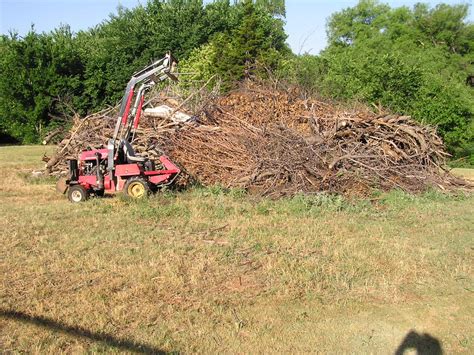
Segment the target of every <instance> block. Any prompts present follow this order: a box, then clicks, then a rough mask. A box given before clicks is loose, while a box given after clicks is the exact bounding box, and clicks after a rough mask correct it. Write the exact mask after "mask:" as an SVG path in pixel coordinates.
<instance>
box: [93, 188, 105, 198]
mask: <svg viewBox="0 0 474 355" xmlns="http://www.w3.org/2000/svg"><path fill="white" fill-rule="evenodd" d="M94 195H96V196H97V197H104V195H105V190H95V191H94Z"/></svg>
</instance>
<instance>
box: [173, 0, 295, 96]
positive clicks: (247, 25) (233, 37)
mask: <svg viewBox="0 0 474 355" xmlns="http://www.w3.org/2000/svg"><path fill="white" fill-rule="evenodd" d="M232 10H233V12H234V15H233V18H235V19H236V23H237V25H236V26H235V27H234V28H232V29H230V30H228V31H225V32H220V33H217V34H216V35H214V36H213V37H212V39H211V41H210V43H208V44H206V45H204V46H202V47H201V48H200V49H198V50H195V51H194V52H193V54H192V55H191V56H190V58H188V60H185V61H184V63H183V65H182V66H181V69H183V68H185V71H190V72H196V73H197V75H196V77H195V78H198V79H207V78H209V77H210V76H212V75H214V74H218V75H219V77H220V78H221V79H223V81H224V89H229V88H230V87H232V85H234V84H235V82H236V81H239V80H241V79H243V78H244V77H248V76H252V75H256V74H262V72H263V71H262V69H269V70H274V69H276V68H277V67H278V65H279V62H280V61H281V60H282V59H283V58H284V57H285V56H286V55H288V54H289V53H290V50H289V48H288V46H287V44H286V43H285V40H286V34H285V31H284V28H283V26H284V23H283V21H282V20H281V19H279V18H276V17H274V16H273V15H272V13H273V11H272V12H270V11H269V10H268V9H267V8H266V7H262V6H260V5H259V4H258V3H257V4H254V3H253V2H252V1H251V0H245V1H241V2H239V3H238V5H236V6H235V7H234V8H233V9H232Z"/></svg>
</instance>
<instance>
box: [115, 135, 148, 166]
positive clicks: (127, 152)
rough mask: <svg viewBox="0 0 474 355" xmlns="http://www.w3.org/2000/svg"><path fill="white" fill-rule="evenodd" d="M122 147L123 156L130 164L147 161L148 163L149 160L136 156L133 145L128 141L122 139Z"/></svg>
mask: <svg viewBox="0 0 474 355" xmlns="http://www.w3.org/2000/svg"><path fill="white" fill-rule="evenodd" d="M120 146H121V147H122V148H121V149H122V150H123V156H124V158H125V160H126V161H127V163H128V164H131V163H144V162H145V161H147V158H145V157H140V156H137V155H135V151H134V150H133V148H132V145H131V144H130V143H129V142H128V141H126V140H124V139H122V141H121V142H120Z"/></svg>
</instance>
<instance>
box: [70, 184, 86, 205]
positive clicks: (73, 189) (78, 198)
mask: <svg viewBox="0 0 474 355" xmlns="http://www.w3.org/2000/svg"><path fill="white" fill-rule="evenodd" d="M67 198H68V199H69V201H71V202H73V203H78V202H84V201H86V200H87V199H88V198H89V192H88V191H87V190H86V189H85V188H84V187H83V186H82V185H72V186H69V188H68V189H67Z"/></svg>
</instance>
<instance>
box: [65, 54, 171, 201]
mask: <svg viewBox="0 0 474 355" xmlns="http://www.w3.org/2000/svg"><path fill="white" fill-rule="evenodd" d="M175 63H176V61H175V59H174V58H173V57H172V56H171V54H167V55H166V56H165V57H164V58H162V59H160V60H158V61H156V62H154V63H153V64H152V65H150V66H148V67H146V68H145V69H143V70H141V71H139V72H137V73H135V74H134V75H133V76H132V78H131V79H130V81H129V82H128V85H127V88H126V89H125V94H124V96H123V98H122V102H121V106H120V111H119V116H118V118H117V122H116V124H115V130H114V135H113V137H112V139H110V140H109V141H108V144H107V148H104V149H88V150H86V151H83V152H82V153H80V155H79V159H78V160H76V159H72V160H69V161H68V166H69V176H68V178H66V179H61V180H60V181H59V182H58V184H57V189H58V191H60V192H61V193H67V196H68V198H69V200H70V201H71V202H82V201H85V200H87V199H88V198H89V196H90V195H91V194H93V195H95V196H103V195H104V193H105V192H116V191H124V193H125V194H126V195H128V196H130V197H134V198H141V197H144V196H146V195H147V194H148V193H149V192H151V191H155V190H157V189H158V188H159V187H162V186H164V185H170V184H171V183H173V181H174V180H175V178H176V177H177V176H178V174H179V173H180V169H179V168H178V167H177V166H176V165H175V164H173V163H172V162H171V161H170V160H169V159H168V157H166V156H164V155H162V156H161V157H160V158H159V160H160V163H159V165H160V167H159V168H157V167H156V166H155V162H154V161H152V160H149V159H148V158H147V157H141V156H139V155H137V154H135V151H134V150H133V147H132V144H131V142H133V139H134V138H135V133H136V130H137V127H138V124H139V121H140V116H141V112H142V106H143V101H144V95H145V93H146V92H147V91H148V90H149V89H150V88H151V87H152V86H153V85H155V84H156V82H159V81H163V80H165V79H167V78H170V79H172V80H177V79H176V77H175V76H174V75H173V74H172V70H173V68H174V66H175ZM138 83H140V84H141V85H140V87H139V88H138V90H137V92H136V94H135V88H136V86H137V84H138ZM134 97H135V99H134ZM132 101H133V102H134V103H133V105H132Z"/></svg>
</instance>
